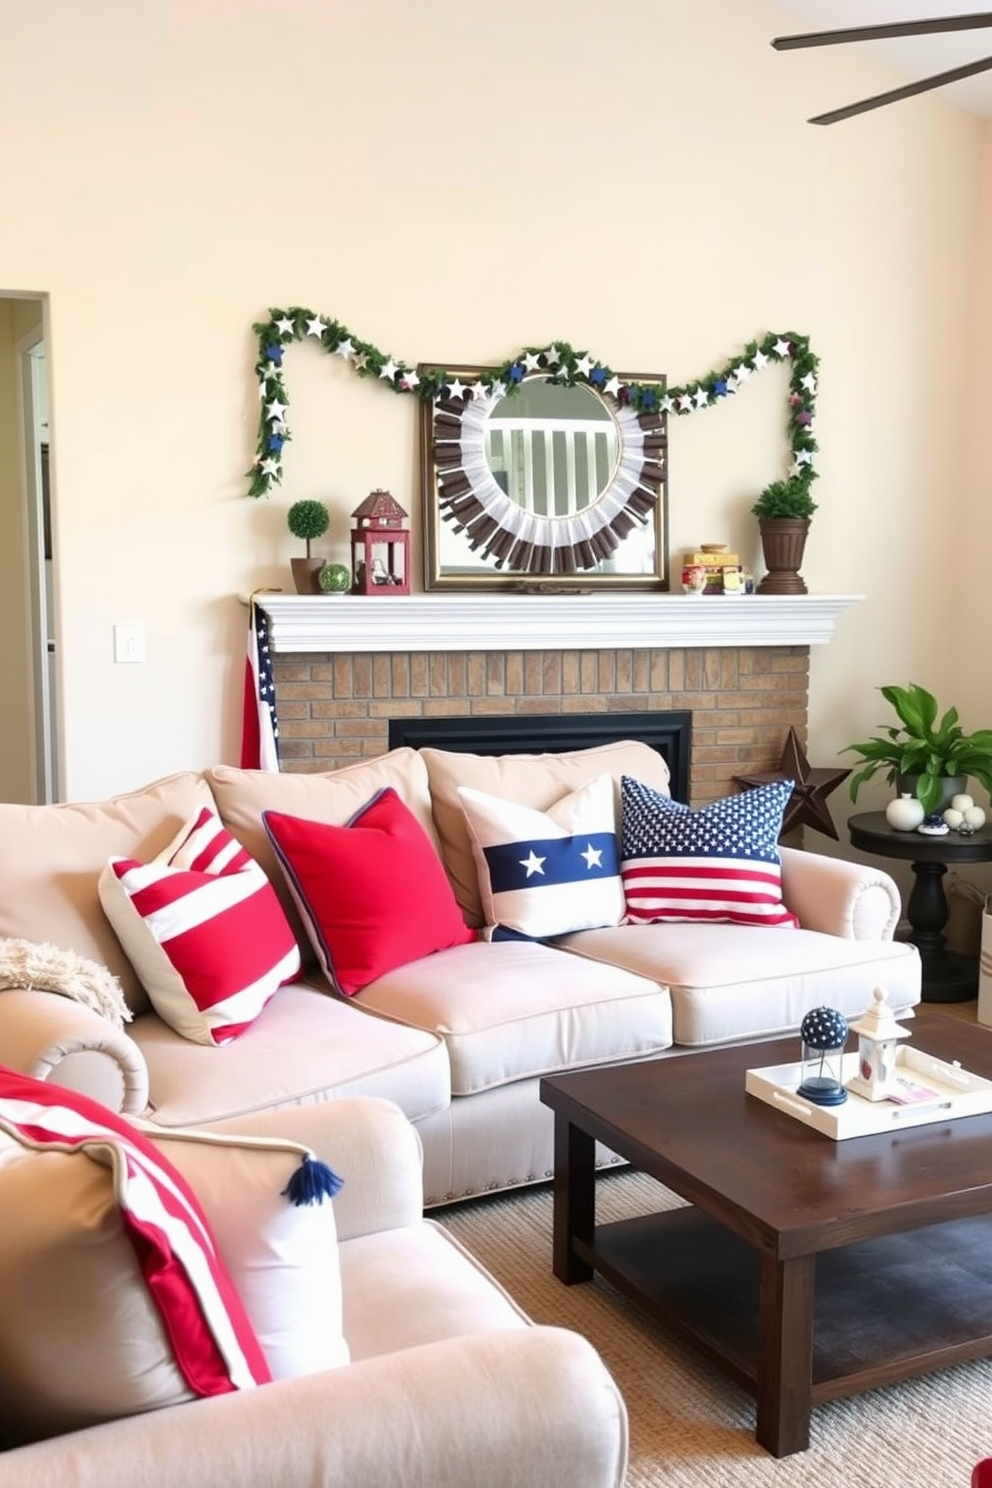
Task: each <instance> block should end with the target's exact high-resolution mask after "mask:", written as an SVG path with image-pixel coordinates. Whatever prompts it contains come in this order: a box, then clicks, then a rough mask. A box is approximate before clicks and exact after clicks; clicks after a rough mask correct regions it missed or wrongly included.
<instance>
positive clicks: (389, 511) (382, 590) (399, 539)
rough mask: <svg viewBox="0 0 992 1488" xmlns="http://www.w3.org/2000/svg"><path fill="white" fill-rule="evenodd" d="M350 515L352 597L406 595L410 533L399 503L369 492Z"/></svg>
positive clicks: (382, 495) (382, 493)
mask: <svg viewBox="0 0 992 1488" xmlns="http://www.w3.org/2000/svg"><path fill="white" fill-rule="evenodd" d="M351 515H352V517H353V518H354V526H353V527H352V529H351V571H352V573H353V574H354V576H355V578H354V582H353V584H352V590H351V592H352V594H409V593H410V533H409V530H408V529H407V527H406V525H405V523H406V512H405V511H404V510H403V508H402V507H401V506H400V504H399V502H398V501H396V500H395V499H394V497H392V496H391V495H390V494H389V492H388V491H372V492H371V493H370V494H369V495H368V496H366V498H365V500H364V501H363V502H362V504H361V506H356V508H355V510H354V511H353V512H352V514H351Z"/></svg>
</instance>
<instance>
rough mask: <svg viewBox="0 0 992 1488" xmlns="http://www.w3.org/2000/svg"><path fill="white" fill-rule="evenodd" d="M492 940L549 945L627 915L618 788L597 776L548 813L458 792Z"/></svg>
mask: <svg viewBox="0 0 992 1488" xmlns="http://www.w3.org/2000/svg"><path fill="white" fill-rule="evenodd" d="M458 795H459V798H460V800H461V803H462V810H463V811H464V813H465V825H466V827H467V828H468V834H469V838H470V840H471V843H472V854H473V857H474V858H475V866H476V871H477V872H478V875H479V897H480V898H481V900H482V905H483V908H484V910H485V915H486V929H485V931H484V934H485V936H486V938H487V939H489V940H546V939H548V938H549V937H550V936H553V935H567V934H569V933H570V932H571V931H573V930H590V929H593V928H594V927H597V926H601V925H619V924H620V922H621V920H622V919H623V914H624V900H623V885H622V884H621V882H620V864H619V853H618V843H617V833H616V805H615V795H616V786H615V785H614V782H613V779H612V777H611V776H609V775H600V776H597V777H596V779H595V780H590V781H588V782H587V783H586V784H585V785H583V786H580V787H579V788H578V790H574V791H570V792H569V793H568V795H565V796H562V798H561V799H560V800H559V801H556V802H555V803H554V805H553V806H551V807H549V809H548V810H547V811H538V810H536V809H535V808H533V807H531V806H521V805H520V804H519V803H517V802H515V801H506V800H504V799H503V798H502V797H500V796H492V795H489V794H488V793H487V792H486V791H480V790H474V789H473V788H472V787H470V786H467V785H460V786H459V787H458Z"/></svg>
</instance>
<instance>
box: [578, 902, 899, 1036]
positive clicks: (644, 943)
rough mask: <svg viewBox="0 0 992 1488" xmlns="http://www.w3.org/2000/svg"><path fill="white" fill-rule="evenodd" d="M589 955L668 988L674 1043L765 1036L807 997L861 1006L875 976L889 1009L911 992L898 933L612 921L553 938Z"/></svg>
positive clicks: (844, 1008)
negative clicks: (857, 936)
mask: <svg viewBox="0 0 992 1488" xmlns="http://www.w3.org/2000/svg"><path fill="white" fill-rule="evenodd" d="M555 945H556V946H562V947H566V948H567V949H568V950H570V951H574V952H577V953H578V955H579V956H581V957H584V958H590V959H592V960H594V961H595V962H596V963H597V964H598V965H615V966H618V967H619V966H623V967H626V968H627V970H628V971H631V972H634V973H636V974H637V975H638V976H642V977H650V978H653V979H656V980H657V981H660V982H665V983H667V985H668V986H669V987H670V988H671V995H672V1018H673V1031H674V1035H675V1042H676V1044H680V1045H681V1044H686V1045H704V1046H705V1045H707V1044H718V1043H725V1042H728V1041H732V1040H735V1039H757V1038H773V1037H775V1036H781V1035H782V1034H785V1033H791V1032H793V1031H795V1029H797V1028H798V1027H799V1024H800V1022H801V1021H802V1018H803V1014H804V1013H807V1012H809V1010H810V1008H814V1007H824V1006H825V1007H834V1008H837V1009H838V1010H839V1011H840V1012H842V1013H843V1014H844V1016H845V1017H848V1018H853V1017H856V1016H857V1015H858V1014H859V1013H862V1012H864V1011H865V1009H866V1007H867V1006H868V1003H869V1002H870V994H869V993H866V988H867V989H870V988H871V987H873V986H875V985H879V986H883V987H886V988H887V989H888V992H889V1004H890V1006H891V1007H893V1008H894V1009H896V1010H898V1009H900V1008H904V1007H910V1006H912V1004H913V1003H915V1002H918V1001H919V988H920V963H919V956H918V953H917V951H916V948H915V947H914V946H911V945H907V944H905V943H904V942H903V941H891V940H887V941H880V940H871V941H859V940H844V939H842V938H841V937H840V936H839V935H824V934H822V933H821V932H820V931H818V930H788V931H782V930H780V929H772V928H769V927H768V926H765V925H726V924H718V925H690V924H675V925H621V926H620V927H619V928H617V929H604V930H583V931H581V932H580V933H579V934H577V935H566V936H563V937H562V938H561V939H560V940H557V941H556V942H555Z"/></svg>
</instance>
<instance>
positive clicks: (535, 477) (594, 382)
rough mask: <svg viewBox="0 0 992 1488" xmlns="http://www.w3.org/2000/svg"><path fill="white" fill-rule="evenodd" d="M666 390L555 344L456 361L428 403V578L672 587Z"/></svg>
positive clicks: (424, 445)
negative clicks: (474, 363) (509, 359)
mask: <svg viewBox="0 0 992 1488" xmlns="http://www.w3.org/2000/svg"><path fill="white" fill-rule="evenodd" d="M418 371H419V372H420V374H421V375H425V374H427V375H430V374H431V373H433V372H434V371H435V369H434V368H432V367H431V366H429V365H427V364H424V365H422V366H421V367H420V368H419V369H418ZM664 387H665V380H664V378H663V377H662V376H651V377H649V378H645V377H640V376H638V377H637V378H636V379H635V378H633V377H631V376H625V375H624V374H621V373H613V374H610V373H609V372H608V371H606V370H604V369H603V368H602V367H601V366H599V365H598V364H597V365H596V366H593V365H592V363H591V361H590V359H589V358H588V357H587V356H586V357H583V358H581V359H580V358H577V357H574V356H572V357H571V359H570V361H569V362H568V363H567V364H565V363H563V362H562V359H561V357H560V355H559V353H558V349H557V348H556V347H550V348H548V349H547V350H546V351H544V352H539V353H531V352H528V353H526V354H525V355H523V356H521V357H520V358H518V359H517V360H516V361H514V362H513V363H509V364H507V365H506V366H505V367H503V368H500V369H498V370H497V369H494V368H486V367H449V368H447V369H446V371H445V375H444V387H443V389H442V391H441V392H440V393H438V394H436V395H435V396H434V397H433V398H432V400H431V401H430V402H429V403H428V402H426V401H425V402H424V403H422V404H421V455H422V462H421V471H422V490H423V497H424V512H425V518H426V521H425V553H424V556H425V587H426V588H427V589H435V588H462V587H469V588H475V587H490V588H501V587H511V586H513V587H519V586H520V581H521V579H527V580H528V581H529V580H530V579H531V578H532V577H533V578H536V579H538V580H540V581H544V580H548V579H553V580H554V581H555V583H556V584H563V585H565V586H566V587H567V586H574V587H579V586H585V585H587V584H589V583H591V582H596V583H603V584H611V585H614V586H616V587H624V588H663V589H666V588H667V587H668V557H667V549H668V543H667V535H668V534H667V471H666V463H667V460H666V456H667V446H668V436H667V423H666V412H665V409H664V407H663V406H662V397H663V394H664ZM546 587H550V585H546Z"/></svg>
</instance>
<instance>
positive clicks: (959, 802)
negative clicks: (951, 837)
mask: <svg viewBox="0 0 992 1488" xmlns="http://www.w3.org/2000/svg"><path fill="white" fill-rule="evenodd" d="M974 804H975V802H974V800H973V799H972V797H971V796H965V795H960V796H952V797H951V805H952V806H953V807H954V810H955V811H960V812H962V813H963V812H965V811H968V810H970V808H971V807H972V806H974ZM951 825H952V826H953V825H954V823H953V822H952V823H951Z"/></svg>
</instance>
